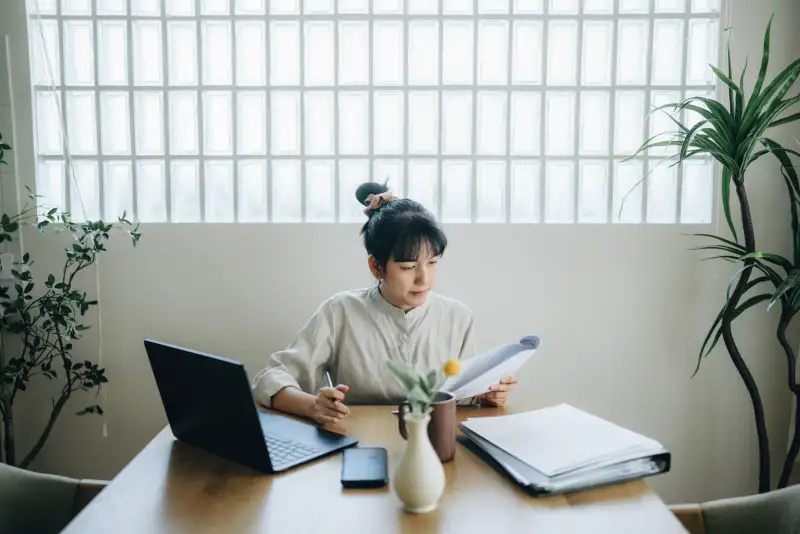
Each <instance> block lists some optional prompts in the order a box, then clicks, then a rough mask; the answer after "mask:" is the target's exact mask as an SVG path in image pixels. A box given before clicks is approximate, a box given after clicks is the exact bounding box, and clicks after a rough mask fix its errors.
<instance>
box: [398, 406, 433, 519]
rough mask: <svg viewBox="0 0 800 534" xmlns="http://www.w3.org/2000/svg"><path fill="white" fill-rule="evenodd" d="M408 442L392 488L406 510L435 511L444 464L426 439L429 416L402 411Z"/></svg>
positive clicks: (418, 511)
mask: <svg viewBox="0 0 800 534" xmlns="http://www.w3.org/2000/svg"><path fill="white" fill-rule="evenodd" d="M404 419H405V423H406V429H407V431H408V444H407V445H406V451H405V453H404V454H403V459H402V461H401V462H400V465H399V466H398V467H397V471H396V472H395V474H394V490H395V493H396V494H397V496H398V497H399V498H400V500H401V501H403V505H404V508H405V510H406V511H407V512H411V513H414V514H423V513H426V512H430V511H432V510H435V509H436V507H437V506H438V505H439V499H440V498H441V496H442V493H444V484H445V477H444V467H443V466H442V462H441V461H440V460H439V457H438V456H437V455H436V451H435V450H434V448H433V445H432V444H431V440H430V438H428V423H429V422H430V420H431V418H430V415H425V416H420V415H418V414H411V413H406V414H405V417H404Z"/></svg>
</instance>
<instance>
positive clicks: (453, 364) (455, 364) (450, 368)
mask: <svg viewBox="0 0 800 534" xmlns="http://www.w3.org/2000/svg"><path fill="white" fill-rule="evenodd" d="M460 371H461V362H459V361H458V360H447V361H446V362H444V374H445V375H447V376H456V375H457V374H458V373H459V372H460Z"/></svg>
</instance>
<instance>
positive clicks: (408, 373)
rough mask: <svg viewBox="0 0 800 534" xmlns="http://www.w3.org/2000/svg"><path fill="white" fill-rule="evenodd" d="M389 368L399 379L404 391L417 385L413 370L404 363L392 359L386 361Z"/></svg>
mask: <svg viewBox="0 0 800 534" xmlns="http://www.w3.org/2000/svg"><path fill="white" fill-rule="evenodd" d="M388 365H389V369H391V371H392V372H393V373H394V374H395V376H396V377H397V378H398V379H400V382H402V384H403V387H404V388H405V390H406V392H409V391H411V390H412V389H414V388H415V387H417V378H416V375H415V373H414V371H413V370H412V369H411V368H409V367H407V366H406V365H404V364H402V363H400V362H396V361H394V360H389V361H388Z"/></svg>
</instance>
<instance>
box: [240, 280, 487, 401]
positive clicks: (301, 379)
mask: <svg viewBox="0 0 800 534" xmlns="http://www.w3.org/2000/svg"><path fill="white" fill-rule="evenodd" d="M474 355H475V340H474V334H473V319H472V313H471V312H470V310H469V309H468V308H467V307H466V306H465V305H464V304H462V303H461V302H458V301H457V300H454V299H451V298H447V297H444V296H442V295H438V294H436V293H433V292H431V293H429V294H428V298H427V300H426V303H425V304H424V305H422V306H421V307H419V308H415V309H413V310H411V311H409V312H403V311H402V310H401V309H399V308H396V307H394V306H393V305H391V304H389V302H387V301H386V300H385V299H384V298H383V297H382V296H381V294H380V291H378V289H377V287H372V288H367V289H358V290H352V291H345V292H342V293H339V294H337V295H334V296H333V297H331V298H330V299H328V300H327V301H325V302H324V303H323V304H322V305H321V306H320V307H319V309H317V311H316V313H314V315H313V316H312V317H311V319H309V320H308V322H307V323H306V324H305V325H304V326H303V327H302V329H301V330H300V332H299V333H298V334H297V337H296V338H295V339H294V341H293V342H292V343H291V344H290V345H289V347H287V348H286V349H285V350H281V351H279V352H276V353H275V354H273V355H272V356H271V357H270V359H269V361H268V363H267V367H266V368H265V369H263V370H262V371H260V372H259V373H258V374H257V375H256V377H255V379H254V382H253V390H254V394H255V397H256V401H257V402H258V403H260V404H262V405H264V406H266V407H269V406H270V402H271V399H272V396H273V395H275V394H276V393H278V392H279V391H280V390H281V389H283V388H285V387H297V388H300V389H301V390H303V391H305V392H307V393H312V394H315V393H316V392H317V391H319V389H320V388H322V387H324V386H326V385H327V380H326V378H325V371H329V372H330V374H331V378H332V380H333V383H334V385H335V384H346V385H348V386H350V390H349V391H348V393H347V394H346V398H345V403H346V404H350V405H352V404H386V403H398V402H400V401H402V400H403V399H404V398H405V392H404V390H403V387H402V384H401V383H400V382H399V381H398V380H397V378H396V377H395V375H394V374H393V373H392V372H391V370H390V369H389V367H388V365H387V361H388V360H390V359H391V360H396V361H401V362H404V363H406V364H409V365H412V366H414V367H416V368H419V369H421V370H426V371H428V370H433V369H438V370H439V371H440V373H441V368H442V365H443V364H444V362H445V361H447V360H448V359H468V358H471V357H473V356H474Z"/></svg>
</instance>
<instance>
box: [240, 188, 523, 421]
mask: <svg viewBox="0 0 800 534" xmlns="http://www.w3.org/2000/svg"><path fill="white" fill-rule="evenodd" d="M356 198H357V199H358V201H359V203H360V204H362V205H366V209H365V210H364V213H365V214H366V215H367V217H368V220H367V222H366V223H365V224H364V226H363V228H362V229H361V233H362V235H363V237H364V245H365V247H366V249H367V253H368V255H369V256H368V264H369V269H370V271H371V272H372V275H373V276H374V277H375V278H376V280H377V284H376V286H374V287H370V288H366V289H359V290H352V291H344V292H342V293H338V294H336V295H334V296H333V297H331V298H329V299H328V300H327V301H325V302H324V303H323V304H322V305H321V306H320V307H319V308H318V309H317V311H316V313H314V315H313V316H312V317H311V319H309V321H308V322H307V323H306V324H305V325H304V326H303V328H302V329H301V330H300V332H299V334H298V335H297V337H296V338H295V340H294V341H293V342H292V344H291V345H290V346H289V347H288V348H286V349H285V350H282V351H279V352H277V353H275V354H273V355H272V357H271V358H270V360H269V363H268V365H267V367H266V368H265V369H263V370H262V371H261V372H259V374H258V376H257V377H256V380H255V383H254V392H255V396H256V400H257V401H258V402H259V403H260V404H263V405H264V406H267V407H272V408H274V409H276V410H280V411H284V412H288V413H292V414H296V415H300V416H304V417H309V418H311V419H314V420H316V421H318V422H320V423H334V422H337V421H339V420H341V419H342V418H343V417H345V416H347V414H348V413H349V409H348V408H347V405H346V402H347V403H350V404H383V403H398V402H400V401H401V400H403V398H404V390H403V388H402V385H401V384H400V383H399V382H398V380H397V379H396V377H395V376H394V375H393V374H392V373H391V371H390V370H389V368H388V365H387V361H388V360H390V359H394V360H399V361H403V362H405V363H407V364H411V365H414V366H419V367H421V368H424V369H441V368H442V365H443V364H444V362H445V361H447V360H448V359H455V358H458V359H466V358H470V357H472V356H474V352H475V348H474V337H473V336H474V334H473V319H472V314H471V313H470V311H469V309H468V308H467V307H466V306H465V305H464V304H462V303H460V302H458V301H456V300H453V299H450V298H447V297H444V296H442V295H438V294H436V293H434V292H432V287H433V284H434V281H435V279H436V266H437V262H438V261H439V258H440V257H441V256H442V254H443V253H444V251H445V248H447V238H446V237H445V235H444V232H442V230H441V229H440V228H439V226H438V225H437V224H436V221H435V220H434V218H433V216H432V215H431V214H430V213H429V212H428V211H427V210H426V209H425V208H424V207H422V206H421V205H420V204H419V203H417V202H414V201H413V200H409V199H398V198H396V197H394V196H393V195H392V194H391V193H389V192H388V190H387V189H386V187H385V186H384V185H381V184H377V183H372V182H370V183H366V184H362V185H361V186H360V187H359V188H358V189H357V191H356ZM326 372H329V373H330V375H331V377H332V378H333V380H335V381H336V382H335V383H338V384H339V385H337V386H336V387H330V386H329V385H328V382H327V376H326ZM515 384H516V379H514V378H513V377H511V378H508V379H506V380H503V381H502V382H501V383H500V384H497V385H495V386H493V388H492V391H490V392H488V393H486V394H484V395H481V396H480V401H481V402H483V403H486V404H491V405H496V406H502V405H504V404H505V403H506V400H507V398H508V393H509V392H510V391H511V389H512V388H513V387H514V385H515Z"/></svg>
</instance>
